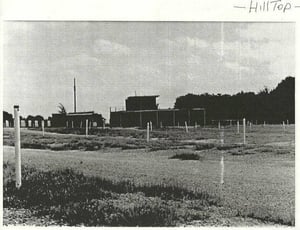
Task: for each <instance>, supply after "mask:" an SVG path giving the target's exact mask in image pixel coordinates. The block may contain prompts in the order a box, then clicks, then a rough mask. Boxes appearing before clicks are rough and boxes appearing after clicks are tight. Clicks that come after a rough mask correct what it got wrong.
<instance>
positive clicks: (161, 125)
mask: <svg viewBox="0 0 300 230" xmlns="http://www.w3.org/2000/svg"><path fill="white" fill-rule="evenodd" d="M162 127H163V124H162V121H161V122H160V128H161V129H162Z"/></svg>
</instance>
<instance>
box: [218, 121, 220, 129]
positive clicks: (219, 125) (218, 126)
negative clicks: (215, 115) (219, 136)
mask: <svg viewBox="0 0 300 230" xmlns="http://www.w3.org/2000/svg"><path fill="white" fill-rule="evenodd" d="M218 128H219V129H221V123H220V121H219V123H218Z"/></svg>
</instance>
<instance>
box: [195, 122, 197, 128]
mask: <svg viewBox="0 0 300 230" xmlns="http://www.w3.org/2000/svg"><path fill="white" fill-rule="evenodd" d="M195 129H197V121H195Z"/></svg>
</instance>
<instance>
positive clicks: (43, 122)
mask: <svg viewBox="0 0 300 230" xmlns="http://www.w3.org/2000/svg"><path fill="white" fill-rule="evenodd" d="M42 132H43V136H45V121H44V120H42Z"/></svg>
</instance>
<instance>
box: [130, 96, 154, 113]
mask: <svg viewBox="0 0 300 230" xmlns="http://www.w3.org/2000/svg"><path fill="white" fill-rule="evenodd" d="M157 97H159V95H151V96H130V97H128V98H127V99H126V111H135V110H155V109H157V108H158V105H157V104H156V98H157Z"/></svg>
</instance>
